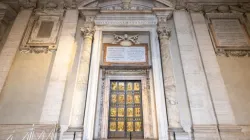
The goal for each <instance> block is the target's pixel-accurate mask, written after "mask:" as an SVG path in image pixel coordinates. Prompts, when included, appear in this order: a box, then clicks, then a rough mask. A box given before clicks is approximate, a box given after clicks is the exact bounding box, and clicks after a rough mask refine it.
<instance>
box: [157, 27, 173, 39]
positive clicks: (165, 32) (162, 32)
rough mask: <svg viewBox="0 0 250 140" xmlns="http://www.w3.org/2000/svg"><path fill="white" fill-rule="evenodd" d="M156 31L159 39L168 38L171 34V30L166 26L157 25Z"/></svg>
mask: <svg viewBox="0 0 250 140" xmlns="http://www.w3.org/2000/svg"><path fill="white" fill-rule="evenodd" d="M157 32H158V34H159V38H160V39H169V38H170V36H171V31H170V29H169V28H167V27H165V26H164V27H158V29H157Z"/></svg>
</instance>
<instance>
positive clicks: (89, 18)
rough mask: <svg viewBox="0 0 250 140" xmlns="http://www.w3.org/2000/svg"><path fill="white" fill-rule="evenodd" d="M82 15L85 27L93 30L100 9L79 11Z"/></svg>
mask: <svg viewBox="0 0 250 140" xmlns="http://www.w3.org/2000/svg"><path fill="white" fill-rule="evenodd" d="M79 11H80V15H81V17H82V18H84V21H85V22H84V27H87V28H93V27H94V25H95V23H94V20H95V18H96V15H97V14H98V13H99V12H100V9H99V8H82V9H79Z"/></svg>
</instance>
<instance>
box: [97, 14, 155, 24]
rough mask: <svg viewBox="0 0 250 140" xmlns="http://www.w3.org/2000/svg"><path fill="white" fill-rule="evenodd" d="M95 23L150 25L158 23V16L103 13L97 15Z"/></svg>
mask: <svg viewBox="0 0 250 140" xmlns="http://www.w3.org/2000/svg"><path fill="white" fill-rule="evenodd" d="M95 25H108V26H122V25H124V26H143V25H145V26H147V25H148V26H150V25H157V18H156V17H155V16H154V15H147V14H145V15H143V16H141V15H139V14H135V15H131V14H123V15H117V16H116V15H110V14H102V15H97V16H96V18H95Z"/></svg>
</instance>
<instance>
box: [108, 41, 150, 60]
mask: <svg viewBox="0 0 250 140" xmlns="http://www.w3.org/2000/svg"><path fill="white" fill-rule="evenodd" d="M104 53H105V54H104V64H106V65H109V64H112V63H114V64H138V63H141V64H145V63H147V47H146V46H145V45H136V46H119V45H105V47H104Z"/></svg>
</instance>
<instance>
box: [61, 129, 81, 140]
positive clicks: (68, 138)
mask: <svg viewBox="0 0 250 140" xmlns="http://www.w3.org/2000/svg"><path fill="white" fill-rule="evenodd" d="M82 136H83V128H82V127H81V128H68V130H67V131H65V132H64V133H63V136H62V140H82Z"/></svg>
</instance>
